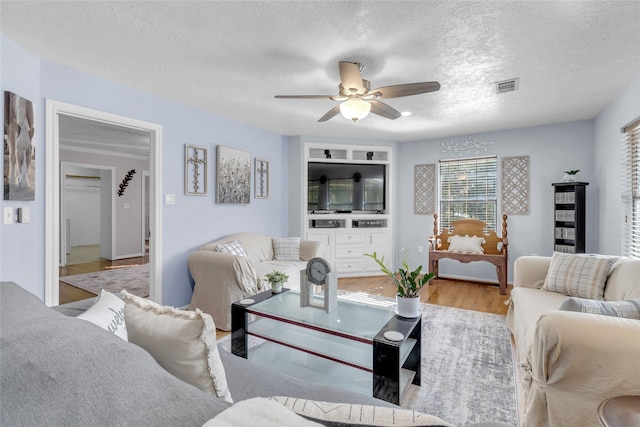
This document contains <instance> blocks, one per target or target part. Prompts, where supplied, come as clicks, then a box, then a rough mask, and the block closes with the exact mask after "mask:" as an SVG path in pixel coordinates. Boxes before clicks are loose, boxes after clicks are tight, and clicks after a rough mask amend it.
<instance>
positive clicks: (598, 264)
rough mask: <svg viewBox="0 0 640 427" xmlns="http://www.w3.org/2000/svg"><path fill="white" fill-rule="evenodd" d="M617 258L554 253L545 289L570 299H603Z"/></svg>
mask: <svg viewBox="0 0 640 427" xmlns="http://www.w3.org/2000/svg"><path fill="white" fill-rule="evenodd" d="M615 260H616V257H611V256H602V255H592V254H563V253H559V252H554V253H553V256H552V257H551V265H550V266H549V271H548V272H547V277H546V278H545V279H544V285H543V286H542V289H544V290H546V291H551V292H557V293H559V294H563V295H568V296H570V297H579V298H589V299H597V300H602V299H604V285H605V283H606V281H607V276H609V271H611V266H612V265H613V263H614V262H615Z"/></svg>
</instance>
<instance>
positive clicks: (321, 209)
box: [302, 143, 393, 277]
mask: <svg viewBox="0 0 640 427" xmlns="http://www.w3.org/2000/svg"><path fill="white" fill-rule="evenodd" d="M304 156H305V162H304V167H303V171H302V172H303V174H302V175H303V180H302V182H303V186H304V188H303V189H302V190H303V206H304V207H305V209H304V212H303V214H302V226H303V233H304V236H305V238H306V239H309V240H317V241H320V242H322V243H323V244H324V245H325V252H324V254H323V255H324V257H325V258H326V259H327V260H328V261H329V262H330V263H331V265H332V267H333V268H334V270H335V271H336V272H337V273H338V276H339V277H356V276H363V275H367V276H371V275H379V274H382V273H381V272H380V269H379V267H378V266H377V264H375V262H374V261H373V260H372V259H371V258H369V257H367V256H365V255H364V254H367V253H373V252H376V253H377V254H378V256H379V257H380V256H384V257H385V262H386V263H387V264H388V265H389V266H391V267H392V262H393V259H392V233H391V218H392V216H391V194H390V192H389V186H390V182H391V177H392V176H393V174H392V162H391V160H392V159H391V156H392V148H391V147H381V146H374V147H364V146H353V145H339V146H329V145H324V144H312V143H307V144H305V147H304ZM309 163H323V164H326V165H329V168H330V167H332V165H334V164H335V165H343V166H344V167H345V168H347V165H350V166H351V167H353V171H354V173H353V180H354V182H358V184H357V185H359V186H360V187H359V189H358V190H356V186H357V185H356V184H354V185H353V187H354V188H353V190H351V191H353V201H352V203H354V205H356V204H358V205H359V206H358V209H353V210H352V209H341V208H343V207H344V206H340V205H339V204H336V206H337V207H334V205H333V204H332V203H334V202H336V200H335V199H336V198H335V197H332V196H331V195H329V196H327V194H326V193H327V192H328V190H327V189H326V188H323V187H322V186H324V185H327V186H328V185H329V182H324V181H326V180H323V182H322V184H318V183H317V181H314V179H313V178H312V179H311V180H310V179H309ZM358 165H368V166H371V165H384V168H381V169H384V171H385V172H384V173H385V177H384V188H382V189H380V188H375V189H369V190H367V188H369V187H368V185H369V184H367V183H366V182H365V181H366V180H365V179H362V182H360V178H359V175H363V176H364V175H365V174H366V173H362V174H360V172H362V171H360V170H359V169H358ZM349 173H351V172H349ZM336 185H338V184H336ZM318 187H320V189H318ZM363 189H364V190H363ZM363 191H369V192H375V191H377V192H378V193H379V194H382V199H381V198H380V197H379V198H378V201H379V202H380V203H379V204H377V203H368V202H370V200H360V201H358V202H356V199H358V198H362V199H364V198H366V197H368V195H367V196H363V195H362V194H364V193H363ZM318 193H320V194H318ZM347 196H348V194H347ZM319 200H322V203H319ZM367 209H370V210H367Z"/></svg>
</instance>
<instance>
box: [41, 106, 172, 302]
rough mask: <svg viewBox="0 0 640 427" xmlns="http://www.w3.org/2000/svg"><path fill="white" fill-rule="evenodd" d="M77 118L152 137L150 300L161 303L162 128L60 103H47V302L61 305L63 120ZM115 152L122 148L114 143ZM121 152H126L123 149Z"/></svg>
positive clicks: (150, 154) (150, 166)
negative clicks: (61, 145) (61, 131)
mask: <svg viewBox="0 0 640 427" xmlns="http://www.w3.org/2000/svg"><path fill="white" fill-rule="evenodd" d="M66 118H78V119H85V120H89V121H92V122H94V123H98V124H103V125H105V126H118V127H124V128H128V129H131V130H132V131H142V132H147V133H148V135H149V147H148V153H149V154H148V156H149V157H148V159H149V188H148V199H149V208H148V215H149V235H150V237H149V280H150V284H149V297H150V299H152V300H154V301H156V302H159V303H162V264H161V260H162V256H161V247H162V227H161V224H162V205H161V200H162V197H161V188H162V175H161V172H160V170H161V163H162V126H160V125H157V124H153V123H149V122H143V121H140V120H135V119H131V118H128V117H124V116H117V115H113V114H110V113H105V112H102V111H98V110H92V109H88V108H84V107H79V106H76V105H72V104H66V103H62V102H58V101H52V100H47V101H46V147H45V148H46V174H47V176H46V179H45V187H46V188H45V194H46V198H45V303H46V304H47V305H49V306H51V305H58V303H59V289H58V281H59V271H58V267H59V263H60V259H61V256H60V255H61V254H60V252H61V238H60V231H61V228H62V227H61V215H60V200H61V199H60V180H61V174H60V152H59V150H60V121H61V119H62V120H64V119H66ZM112 144H113V146H112V147H111V148H112V149H113V150H116V149H117V148H119V147H118V146H117V142H113V143H112ZM121 149H125V148H124V147H121Z"/></svg>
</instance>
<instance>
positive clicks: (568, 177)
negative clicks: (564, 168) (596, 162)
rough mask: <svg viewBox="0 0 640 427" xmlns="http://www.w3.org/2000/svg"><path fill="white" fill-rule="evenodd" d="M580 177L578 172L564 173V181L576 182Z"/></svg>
mask: <svg viewBox="0 0 640 427" xmlns="http://www.w3.org/2000/svg"><path fill="white" fill-rule="evenodd" d="M577 178H578V176H577V174H573V175H571V174H568V173H565V174H564V175H562V181H564V182H576V179H577Z"/></svg>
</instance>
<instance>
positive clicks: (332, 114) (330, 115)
mask: <svg viewBox="0 0 640 427" xmlns="http://www.w3.org/2000/svg"><path fill="white" fill-rule="evenodd" d="M339 113H340V104H338V105H336V106H335V107H333V108H332V109H331V110H329V111H327V113H326V114H325V115H324V116H322V117H320V119H318V122H326V121H327V120H329V119H331V118H333V117H335V116H337V115H338V114H339Z"/></svg>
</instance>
